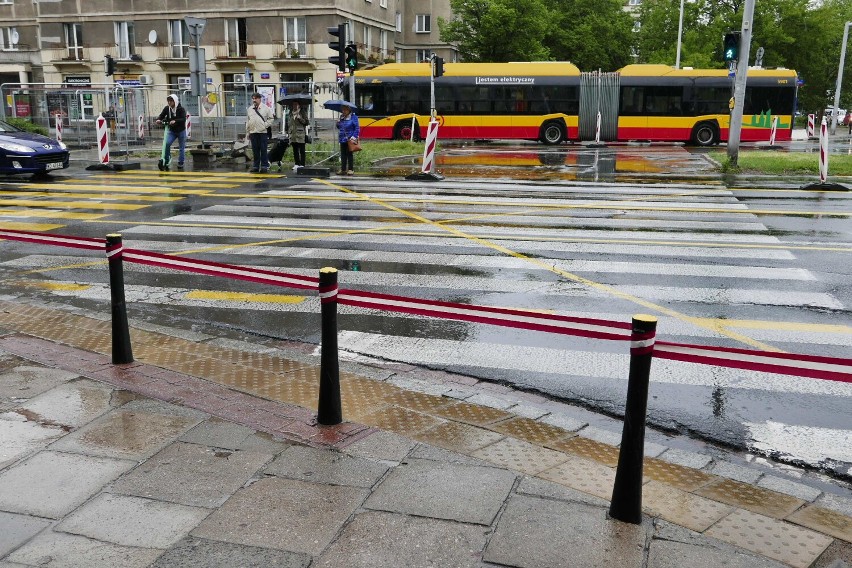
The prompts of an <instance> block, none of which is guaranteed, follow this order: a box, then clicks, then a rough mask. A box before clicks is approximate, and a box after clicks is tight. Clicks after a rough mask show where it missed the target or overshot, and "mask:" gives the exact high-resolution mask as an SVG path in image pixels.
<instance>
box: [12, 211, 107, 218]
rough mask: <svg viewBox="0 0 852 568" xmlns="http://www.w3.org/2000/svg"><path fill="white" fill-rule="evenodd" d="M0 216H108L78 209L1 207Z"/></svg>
mask: <svg viewBox="0 0 852 568" xmlns="http://www.w3.org/2000/svg"><path fill="white" fill-rule="evenodd" d="M0 217H25V218H28V219H29V218H37V217H47V218H49V219H74V220H77V221H80V220H82V221H89V220H92V219H101V218H103V217H107V215H106V213H77V212H76V211H42V210H36V211H23V210H21V209H0Z"/></svg>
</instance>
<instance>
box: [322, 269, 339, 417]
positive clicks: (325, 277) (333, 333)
mask: <svg viewBox="0 0 852 568" xmlns="http://www.w3.org/2000/svg"><path fill="white" fill-rule="evenodd" d="M319 294H320V302H321V310H322V345H321V349H322V352H321V354H320V384H319V403H318V405H317V422H319V423H320V424H324V425H326V426H332V425H334V424H340V423H341V422H343V410H342V408H341V404H340V364H339V362H338V358H337V269H336V268H329V267H326V268H323V269H321V270H320V275H319Z"/></svg>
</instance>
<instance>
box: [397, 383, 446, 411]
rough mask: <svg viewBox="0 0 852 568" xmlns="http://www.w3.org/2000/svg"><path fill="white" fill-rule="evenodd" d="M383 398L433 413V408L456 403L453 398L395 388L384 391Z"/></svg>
mask: <svg viewBox="0 0 852 568" xmlns="http://www.w3.org/2000/svg"><path fill="white" fill-rule="evenodd" d="M382 398H384V399H385V400H386V401H387V402H388V403H391V404H395V405H397V406H404V407H405V408H410V409H412V410H416V411H418V412H425V413H427V414H432V413H434V411H435V410H437V409H440V408H445V407H448V406H451V405H455V404H458V402H457V401H456V400H455V399H452V398H447V397H445V396H438V395H434V394H426V393H422V392H415V391H409V390H405V389H400V388H397V389H395V390H394V391H393V392H388V393H386V394H385V395H384V396H383V397H382Z"/></svg>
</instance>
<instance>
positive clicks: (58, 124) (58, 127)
mask: <svg viewBox="0 0 852 568" xmlns="http://www.w3.org/2000/svg"><path fill="white" fill-rule="evenodd" d="M56 141H57V142H62V114H60V113H58V112H57V113H56Z"/></svg>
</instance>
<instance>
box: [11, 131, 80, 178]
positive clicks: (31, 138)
mask: <svg viewBox="0 0 852 568" xmlns="http://www.w3.org/2000/svg"><path fill="white" fill-rule="evenodd" d="M68 157H69V153H68V148H67V147H66V146H65V144H63V143H62V142H58V141H56V140H54V139H53V138H48V137H47V136H42V135H41V134H35V133H33V132H24V131H23V130H21V129H19V128H15V127H14V126H12V125H11V124H9V123H7V122H4V121H2V120H0V174H43V173H47V172H51V171H53V170H61V169H63V168H67V167H68Z"/></svg>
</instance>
